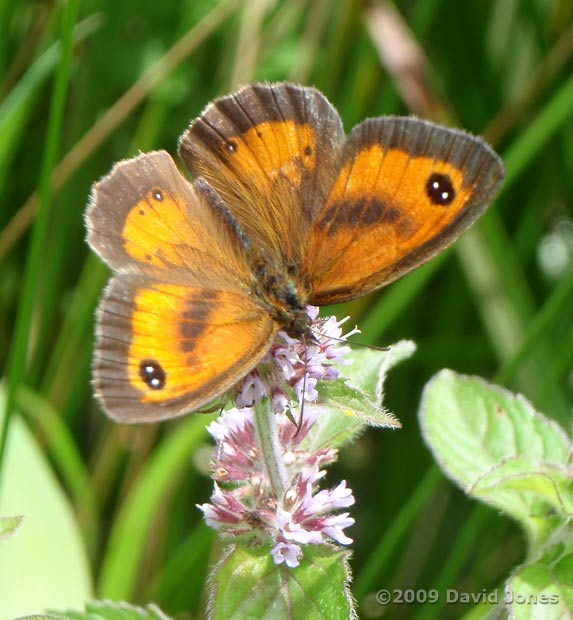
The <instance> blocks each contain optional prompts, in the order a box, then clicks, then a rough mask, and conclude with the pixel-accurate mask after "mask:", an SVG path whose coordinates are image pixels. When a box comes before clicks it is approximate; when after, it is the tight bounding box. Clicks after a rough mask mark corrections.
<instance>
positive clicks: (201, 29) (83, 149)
mask: <svg viewBox="0 0 573 620" xmlns="http://www.w3.org/2000/svg"><path fill="white" fill-rule="evenodd" d="M237 5H238V0H225V1H224V2H222V3H221V4H217V5H216V6H215V7H214V8H213V9H212V10H211V11H210V12H209V13H208V14H207V15H206V16H205V17H204V18H203V19H202V20H201V21H200V22H199V23H197V24H196V25H195V26H194V27H193V28H191V29H190V30H189V31H188V32H187V33H186V34H185V35H184V36H183V37H182V38H181V39H180V40H179V41H177V43H175V45H173V47H171V48H170V49H169V50H168V52H167V53H166V54H165V55H164V56H162V57H161V58H160V59H159V60H158V61H157V62H156V63H155V64H154V65H153V66H152V67H151V68H150V69H149V70H148V71H147V72H146V73H145V74H144V75H142V76H141V78H140V79H139V80H138V81H137V82H136V83H135V84H133V85H132V86H131V87H130V88H129V89H128V90H127V91H126V92H125V93H124V94H123V95H122V96H121V97H120V98H119V99H118V100H117V101H116V103H115V104H114V105H113V106H112V107H111V108H109V110H107V112H106V113H105V114H103V115H102V116H101V117H100V118H99V119H98V120H97V121H96V123H95V124H94V125H93V126H92V127H91V128H90V129H89V130H88V131H87V132H86V134H85V135H84V136H83V138H82V139H81V140H79V141H78V142H77V144H76V145H75V146H74V147H73V148H72V149H71V150H70V151H69V152H68V153H67V155H65V157H64V158H63V159H62V160H61V161H60V163H59V164H58V165H57V166H56V167H55V169H54V173H53V179H52V189H53V191H56V190H58V189H60V188H61V187H62V186H63V185H64V183H65V182H66V181H67V180H68V179H69V178H70V176H71V175H72V174H74V172H75V171H76V170H77V169H78V168H79V167H80V166H81V165H82V164H83V163H84V161H85V160H86V159H87V158H88V157H89V156H90V155H91V154H92V153H93V152H94V151H95V150H96V149H97V148H98V147H99V146H100V145H101V143H102V142H103V141H104V140H106V139H107V138H108V137H109V136H110V135H111V134H112V133H113V131H114V130H115V129H117V127H118V125H120V124H121V123H122V122H123V121H124V120H125V119H126V118H127V117H128V116H129V115H130V114H131V113H132V112H133V111H134V110H135V108H137V107H138V106H139V105H140V104H141V103H142V101H143V100H144V99H145V98H146V97H147V96H148V95H149V93H150V92H151V91H152V90H153V88H154V87H155V86H156V85H157V84H158V83H159V82H160V81H161V79H162V78H163V77H164V76H166V75H168V74H169V73H170V72H171V71H172V70H173V69H174V68H175V67H177V66H178V65H179V64H180V63H181V62H182V61H183V60H184V59H185V58H187V56H189V55H190V54H191V53H192V52H193V51H194V50H195V49H196V48H197V46H199V45H200V44H201V43H202V42H203V41H204V40H205V39H206V38H207V37H208V36H209V35H210V34H212V32H213V31H214V30H216V29H217V28H218V27H219V26H220V24H221V23H222V22H223V21H224V20H225V19H227V18H228V17H229V16H230V15H231V14H232V12H233V11H234V10H235V8H236V6H237ZM37 207H38V195H37V194H35V193H34V194H32V195H31V196H30V198H29V199H28V200H27V201H26V202H25V204H24V205H23V206H22V207H21V208H20V209H19V211H18V213H16V215H15V216H14V217H13V218H12V220H11V221H10V222H9V223H8V225H7V226H6V227H5V229H4V230H3V231H2V233H1V234H0V261H1V260H2V259H3V258H4V256H5V255H6V254H7V253H8V252H9V251H10V249H11V248H12V247H13V246H14V244H15V243H16V242H17V241H18V239H19V238H20V237H21V236H22V235H23V234H24V232H25V231H26V230H27V228H28V227H29V226H30V224H31V223H32V220H33V219H34V215H35V213H36V209H37Z"/></svg>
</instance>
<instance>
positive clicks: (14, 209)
mask: <svg viewBox="0 0 573 620" xmlns="http://www.w3.org/2000/svg"><path fill="white" fill-rule="evenodd" d="M571 12H572V9H571V3H570V1H569V0H554V1H550V0H522V1H519V2H517V1H510V0H492V1H485V0H466V1H464V2H458V1H457V0H433V1H432V2H427V1H422V0H418V1H415V0H410V1H402V2H396V3H393V4H391V3H385V2H372V3H366V2H359V1H356V0H348V1H343V0H338V1H337V0H313V1H310V0H308V1H305V0H291V1H286V0H277V1H274V2H273V1H270V0H257V1H254V0H251V1H243V2H239V1H238V0H225V1H221V2H215V1H214V0H211V1H208V0H195V1H193V0H188V1H187V2H150V3H143V2H135V1H134V0H124V1H122V2H116V1H113V2H112V1H111V0H104V1H101V0H100V1H98V2H95V1H94V0H84V2H79V1H78V0H68V2H67V3H56V2H53V1H44V2H38V1H36V2H32V1H30V0H22V1H18V2H16V1H15V0H3V1H2V2H0V368H2V369H4V370H3V372H2V374H3V375H4V376H5V380H4V383H3V387H4V389H5V393H6V397H7V402H8V409H9V410H10V411H15V413H14V414H13V416H12V419H14V418H15V417H16V416H20V415H22V416H23V418H24V420H25V422H26V424H27V425H28V426H29V428H30V430H31V431H32V433H33V435H34V437H35V440H36V441H37V443H38V445H39V446H40V447H41V450H42V452H43V454H44V456H45V459H44V462H45V467H46V468H48V469H50V470H52V471H53V472H54V473H55V475H56V476H57V478H58V480H59V483H60V484H61V486H62V488H63V489H64V492H65V494H66V496H67V499H68V501H69V503H70V504H71V506H72V508H73V511H74V515H75V523H76V527H77V528H79V531H80V533H81V540H82V544H83V545H84V546H85V549H86V550H87V555H88V559H89V564H90V567H91V572H92V575H93V583H94V585H93V594H94V595H95V596H97V597H109V598H113V599H116V600H120V599H123V600H129V601H131V602H138V603H145V602H148V601H152V600H153V601H155V602H157V603H158V604H159V605H160V606H161V607H163V609H164V610H165V611H166V612H168V613H172V614H177V615H178V616H179V617H184V618H193V617H201V614H202V609H203V604H204V601H205V593H206V589H205V585H204V581H205V575H206V573H207V570H208V566H209V565H210V564H211V563H213V562H214V561H216V559H217V557H218V553H219V551H220V546H219V543H218V542H217V541H216V539H215V536H214V535H213V534H212V533H211V532H210V531H209V530H208V529H207V528H206V527H205V526H204V525H203V524H202V522H201V518H200V513H199V511H198V510H197V509H196V508H195V504H196V503H202V502H204V501H207V499H208V496H209V494H210V489H211V485H210V482H209V480H208V478H206V476H205V475H204V473H203V469H202V467H203V465H204V463H205V460H206V456H205V454H206V447H207V446H208V445H209V441H208V439H207V437H206V434H205V432H204V430H203V428H204V425H205V420H206V418H205V417H203V416H191V417H190V418H187V419H185V420H182V421H177V422H172V423H167V424H163V425H161V426H148V427H138V428H134V427H120V426H118V425H115V424H112V423H110V422H109V421H108V420H107V419H106V418H105V416H103V415H102V414H101V412H100V411H98V408H97V405H96V404H95V403H94V401H93V398H92V395H91V388H90V359H91V354H92V344H93V313H94V307H95V304H96V302H97V300H98V297H99V294H100V292H101V289H102V286H103V285H104V283H105V281H106V279H107V277H108V272H107V270H106V269H105V268H104V267H103V266H102V265H101V264H100V263H99V261H98V260H97V259H96V258H95V257H94V256H92V255H91V254H90V252H89V251H88V249H87V247H86V244H85V241H84V236H85V231H84V225H83V212H84V208H85V204H86V201H87V197H88V194H89V189H90V186H91V184H92V182H93V181H95V180H97V179H98V178H99V177H100V176H102V175H103V174H105V173H107V172H108V171H109V169H110V168H111V165H112V163H113V162H114V161H117V160H119V159H123V158H126V157H129V156H131V155H133V154H135V153H136V152H138V151H139V150H141V151H146V150H150V149H155V148H164V149H166V150H168V151H170V152H171V153H175V151H176V145H177V138H178V136H179V135H180V134H181V133H182V131H183V130H184V129H185V127H186V126H187V124H188V121H189V120H190V118H192V117H194V116H196V115H197V114H198V113H200V111H201V110H202V108H203V107H204V106H205V105H206V104H207V103H208V102H209V101H210V100H211V99H212V98H214V97H215V96H217V95H221V94H225V93H227V92H230V91H231V90H233V89H234V88H235V87H236V86H237V85H239V84H242V83H246V82H249V81H252V80H255V79H256V80H268V81H273V80H284V79H288V80H293V81H297V82H301V83H304V84H313V85H315V86H317V87H318V88H320V89H321V90H322V91H323V92H324V93H325V94H326V95H327V97H328V98H329V99H330V100H331V101H332V103H333V104H334V105H335V106H336V107H337V108H338V110H339V112H340V114H341V116H342V119H343V121H344V123H345V127H346V129H347V130H349V129H350V128H351V127H352V126H353V125H354V124H355V123H357V122H359V121H360V120H361V119H363V118H365V117H368V116H378V115H382V114H409V113H412V112H414V113H416V114H418V115H420V116H425V117H428V118H434V119H435V120H438V121H440V122H444V123H446V124H452V125H456V126H459V127H463V128H465V129H467V130H469V131H472V132H474V133H480V134H482V135H484V136H485V137H486V138H487V139H488V140H489V141H490V142H491V143H492V144H493V145H494V147H495V148H496V150H497V151H498V153H499V154H500V155H501V156H502V158H503V159H504V161H505V164H506V167H507V180H506V183H505V186H504V188H503V190H502V192H501V194H500V196H499V198H498V199H497V200H496V203H495V205H494V206H493V207H492V208H491V209H490V211H489V212H488V214H487V215H486V216H485V217H484V218H483V219H482V220H481V221H480V222H479V224H478V225H477V226H476V227H475V228H474V229H473V230H472V231H471V232H470V233H469V234H468V235H466V236H465V237H464V239H463V240H462V241H460V242H458V243H457V244H456V246H455V249H454V250H453V251H450V252H448V253H447V254H446V255H445V256H443V257H440V258H439V259H437V260H435V261H433V262H432V263H430V264H429V265H427V266H425V267H423V268H421V269H420V270H418V271H417V272H415V273H413V274H411V275H409V276H407V277H405V278H404V279H402V280H401V281H399V282H397V283H395V284H393V285H391V286H389V287H388V288H387V289H385V290H382V291H379V292H377V293H375V294H373V295H370V296H368V297H365V298H362V299H360V300H357V301H356V302H354V303H352V304H347V305H346V306H345V307H343V306H341V307H337V308H336V309H335V312H336V314H337V316H339V317H342V316H345V315H346V314H350V315H351V317H352V320H353V321H355V322H357V323H358V325H359V326H360V327H361V329H362V334H361V336H360V337H359V339H358V340H359V341H360V342H364V343H370V344H375V345H385V344H389V343H392V342H395V341H396V340H398V339H401V338H409V339H414V340H415V341H416V342H417V345H418V351H417V353H416V355H415V357H414V358H413V359H412V360H410V361H408V362H406V363H404V364H403V365H402V366H401V367H399V368H398V369H396V370H394V371H393V372H392V374H391V376H390V377H389V380H388V384H387V401H386V403H387V406H388V407H390V408H391V409H392V410H393V411H394V412H395V413H396V414H397V415H398V417H399V418H400V419H401V421H402V423H403V425H404V428H403V430H400V431H397V432H390V431H383V430H372V431H370V432H368V433H367V434H365V435H364V436H363V437H362V438H361V439H360V440H359V441H357V442H356V443H355V444H353V445H352V446H349V447H347V448H346V449H345V450H344V451H343V452H342V454H341V457H340V462H339V464H337V465H336V467H335V468H333V471H332V473H331V475H330V479H331V480H332V481H335V480H337V479H339V478H340V477H345V478H346V479H347V480H348V482H349V485H350V487H351V488H353V490H354V492H355V496H356V499H357V503H356V506H355V507H354V508H353V510H352V514H353V516H354V517H355V518H356V525H355V526H354V527H353V528H352V531H351V532H349V534H350V535H351V536H352V537H353V538H354V541H355V542H354V544H353V546H352V548H353V552H354V554H353V561H352V566H353V571H354V576H355V586H354V594H355V596H356V597H357V600H358V603H359V605H360V614H361V617H362V618H374V617H378V616H377V614H379V613H380V611H381V609H380V607H378V606H377V605H376V604H375V602H374V601H373V598H372V596H371V595H372V592H375V591H376V590H377V589H380V588H383V587H384V588H389V589H392V588H416V589H429V588H437V589H439V590H440V591H441V592H445V590H446V589H448V588H457V589H461V590H464V591H467V592H478V591H481V590H482V589H483V588H487V589H493V588H496V587H497V586H499V585H500V584H501V583H502V582H503V580H504V578H506V577H507V576H508V573H509V571H510V570H511V567H512V566H514V565H516V564H517V563H519V562H520V561H521V560H522V559H523V557H524V553H525V549H524V545H523V540H522V537H521V535H520V532H519V531H518V530H517V528H516V527H514V526H513V525H512V523H510V522H509V521H508V520H506V519H504V518H502V517H500V516H499V515H498V514H496V513H494V512H493V511H490V510H488V509H487V508H484V507H480V506H477V505H476V504H475V503H473V502H470V501H468V500H467V499H466V498H465V496H464V495H463V494H462V493H461V492H460V491H459V490H457V489H456V488H454V487H453V486H452V485H451V484H450V483H449V482H447V481H446V480H445V479H444V478H443V477H441V475H440V474H438V473H437V471H436V469H435V467H434V466H433V465H432V461H431V458H430V455H429V453H428V451H427V449H426V448H425V446H424V444H423V441H422V439H421V436H420V431H419V427H418V422H417V418H416V412H417V407H418V403H419V398H420V394H421V390H422V388H423V385H424V383H425V382H426V381H427V380H428V379H429V378H430V377H431V376H432V375H433V374H434V373H436V372H437V371H438V370H440V369H441V368H443V367H449V368H452V369H454V370H457V371H459V372H463V373H472V374H478V375H480V376H483V377H485V378H487V379H490V380H492V381H496V382H498V383H500V384H502V385H505V386H507V387H509V388H510V389H512V390H515V391H520V392H522V393H523V394H525V396H526V397H527V398H528V399H530V400H531V401H532V402H533V403H534V405H535V406H536V408H538V409H539V410H541V411H543V412H545V413H546V414H547V415H548V416H550V417H552V418H554V419H556V420H558V421H559V422H560V423H561V424H563V425H564V426H565V428H566V429H567V430H568V431H570V430H571V411H572V402H573V320H572V318H573V219H572V218H573V200H572V198H573V74H572V50H573V20H572V14H571ZM393 41H394V43H391V42H393ZM395 41H397V43H395ZM400 45H403V46H405V47H404V50H411V51H412V56H411V58H412V60H411V63H410V64H408V63H407V62H405V61H406V60H407V59H408V58H409V55H408V54H406V53H405V51H404V52H401V53H400V54H399V55H398V61H399V62H398V63H396V62H392V61H391V59H390V58H389V55H388V50H387V49H386V51H384V50H381V49H380V48H381V47H382V48H388V47H390V49H394V50H396V49H401V48H400V47H399V46H400ZM416 89H419V91H418V92H421V93H422V94H421V96H419V97H416V96H415V95H414V94H413V93H415V91H416ZM333 311H334V309H333ZM2 429H3V430H2V434H1V438H2V439H1V440H0V441H1V443H0V450H2V448H3V447H5V445H9V442H10V440H11V437H12V435H11V434H10V433H8V434H7V433H6V430H7V426H6V425H4V426H3V427H2ZM22 467H26V464H25V463H24V464H22ZM0 484H1V485H5V484H7V481H6V478H5V476H4V477H2V478H0ZM16 484H18V480H16ZM30 493H31V494H33V490H32V489H30ZM44 509H45V505H44V506H42V505H39V506H38V510H39V511H41V510H44ZM1 514H3V508H2V505H1V504H0V515H1ZM18 536H21V537H24V536H26V530H25V527H24V528H23V529H22V530H21V531H20V533H19V534H18ZM12 540H13V539H10V540H9V541H7V542H6V543H4V546H0V560H1V554H2V553H3V549H4V547H5V546H6V545H8V544H11V543H12ZM35 553H36V554H37V557H38V558H41V557H42V555H43V549H42V547H41V546H39V547H36V548H35ZM23 586H24V587H23V593H24V592H26V587H28V588H32V587H33V584H23ZM1 588H2V585H1V584H0V593H1ZM23 596H24V594H23ZM468 610H469V607H468V606H457V607H456V606H446V607H444V608H442V609H438V608H437V607H435V606H433V607H431V608H430V607H429V606H426V607H423V606H420V607H417V608H416V607H414V606H412V605H403V606H392V607H390V608H388V609H387V610H385V616H384V617H386V618H410V617H414V616H415V617H417V618H429V617H441V618H457V617H460V616H461V615H462V614H463V613H464V612H466V611H468ZM38 611H39V610H38ZM436 614H437V615H436Z"/></svg>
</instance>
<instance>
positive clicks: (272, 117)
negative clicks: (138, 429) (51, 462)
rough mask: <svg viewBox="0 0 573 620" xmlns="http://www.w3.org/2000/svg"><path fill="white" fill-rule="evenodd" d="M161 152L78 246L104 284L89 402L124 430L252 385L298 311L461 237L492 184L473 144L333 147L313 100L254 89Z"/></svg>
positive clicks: (431, 138)
mask: <svg viewBox="0 0 573 620" xmlns="http://www.w3.org/2000/svg"><path fill="white" fill-rule="evenodd" d="M179 154H180V155H181V157H182V159H183V161H184V163H185V165H186V166H187V168H188V170H189V172H190V174H191V178H192V179H193V181H192V182H190V181H188V180H186V179H185V178H184V177H183V176H182V175H181V173H180V172H179V170H178V169H177V166H176V165H175V163H174V161H173V159H172V158H171V156H170V155H169V154H168V153H166V152H165V151H154V152H151V153H146V154H140V155H138V156H137V157H135V158H133V159H130V160H127V161H122V162H119V163H117V164H116V165H115V166H114V167H113V169H112V171H111V173H110V174H109V175H108V176H106V177H104V178H103V179H102V180H100V181H99V182H98V183H96V184H95V185H94V187H93V189H92V194H91V200H90V205H89V207H88V210H87V215H86V219H87V228H88V243H89V244H90V246H91V247H92V249H93V250H94V251H95V252H96V253H97V254H98V255H99V256H100V258H101V259H102V260H103V261H104V262H105V263H107V264H108V265H109V267H111V269H112V270H113V271H114V275H113V277H112V278H111V280H110V282H109V284H108V285H107V288H106V289H105V292H104V294H103V297H102V299H101V302H100V305H99V309H98V312H97V343H96V349H95V359H94V364H93V376H94V386H95V391H96V395H97V397H98V399H99V400H100V402H101V404H102V406H103V408H104V409H105V411H106V412H107V413H108V414H109V415H110V416H111V417H112V418H115V419H116V420H120V421H122V422H154V421H157V420H164V419H168V418H174V417H176V416H179V415H182V414H184V413H188V412H191V411H193V410H197V409H198V408H200V407H203V406H204V405H206V404H207V403H209V402H210V401H212V400H213V399H214V398H216V397H217V396H219V395H221V394H223V393H224V392H225V391H227V390H229V389H230V388H231V387H233V385H235V384H236V383H237V382H238V381H239V380H240V379H241V378H243V377H244V376H245V375H246V374H247V373H248V372H249V371H251V370H252V369H253V368H254V367H255V366H256V365H257V364H258V363H259V362H260V361H261V360H262V358H263V357H264V356H265V354H266V353H267V351H268V350H269V348H270V347H271V344H272V342H273V340H274V338H275V336H276V335H277V332H278V331H279V330H281V329H282V330H285V331H286V332H287V333H288V334H289V335H291V336H294V337H299V338H303V339H304V338H308V339H312V334H311V333H310V322H309V318H308V316H307V313H306V310H305V308H306V306H307V305H308V304H313V305H324V304H332V303H337V302H342V301H347V300H349V299H353V298H355V297H358V296H360V295H364V294H365V293H368V292H370V291H373V290H374V289H377V288H379V287H381V286H384V285H385V284H388V283H389V282H392V281H393V280H396V278H399V277H400V276H402V275H404V274H405V273H407V272H409V271H411V270H412V269H414V268H415V267H418V266H419V265H421V264H422V263H424V262H426V261H427V260H429V259H430V258H432V257H433V256H435V255H436V254H438V253H439V252H441V251H442V250H444V249H445V248H446V247H448V246H449V245H450V244H451V243H452V242H453V241H454V240H455V239H456V238H457V237H459V236H460V235H461V234H462V233H463V232H464V231H465V230H466V229H467V228H468V227H469V226H470V225H471V224H472V223H473V222H475V220H476V219H477V218H478V217H479V216H480V215H481V214H482V213H483V211H484V210H485V208H486V207H487V205H488V204H489V203H490V202H491V200H492V199H493V197H494V196H495V194H496V193H497V191H498V189H499V187H500V184H501V182H502V180H503V176H504V169H503V164H502V163H501V160H500V159H499V157H498V156H497V155H496V154H495V153H494V152H493V151H492V149H491V148H490V147H489V146H488V145H487V144H486V143H485V142H483V141H482V140H481V139H480V138H476V137H473V136H471V135H469V134H467V133H464V132H462V131H458V130H454V129H447V128H445V127H441V126H439V125H435V124H433V123H429V122H426V121H423V120H418V119H415V118H400V117H395V116H389V117H381V118H373V119H368V120H365V121H363V122H362V123H360V124H359V125H357V126H356V127H354V129H353V130H352V131H351V132H350V134H349V135H348V136H345V135H344V132H343V128H342V122H341V120H340V117H339V116H338V113H337V112H336V110H335V109H334V108H333V107H332V105H330V103H329V102H328V101H327V100H326V98H325V97H324V96H323V95H322V94H321V93H320V92H319V91H317V90H315V89H314V88H305V87H300V86H295V85H293V84H289V83H280V84H252V85H249V86H246V87H244V88H242V89H240V90H239V91H238V92H236V93H235V94H233V95H229V96H226V97H222V98H220V99H217V100H216V101H214V102H213V103H211V104H210V105H209V106H208V107H207V108H206V109H205V111H204V112H203V113H202V114H201V116H199V118H197V119H195V120H194V121H192V122H191V124H190V126H189V128H188V129H187V130H186V131H185V133H184V134H183V135H182V136H181V138H180V142H179Z"/></svg>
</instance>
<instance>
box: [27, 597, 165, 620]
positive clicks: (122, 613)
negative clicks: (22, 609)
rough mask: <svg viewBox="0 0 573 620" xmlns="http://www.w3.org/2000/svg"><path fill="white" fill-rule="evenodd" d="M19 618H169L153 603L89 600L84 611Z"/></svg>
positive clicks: (95, 619)
mask: <svg viewBox="0 0 573 620" xmlns="http://www.w3.org/2000/svg"><path fill="white" fill-rule="evenodd" d="M20 620H169V616H167V615H166V614H164V613H163V612H162V611H161V610H160V609H159V608H158V607H156V606H155V605H146V607H145V608H143V607H135V606H134V605H129V604H128V603H113V602H111V601H90V602H88V603H86V606H85V611H71V610H68V611H51V612H49V614H46V615H33V616H26V617H25V618H21V619H20Z"/></svg>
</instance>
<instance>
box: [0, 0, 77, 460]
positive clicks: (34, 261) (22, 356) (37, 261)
mask: <svg viewBox="0 0 573 620" xmlns="http://www.w3.org/2000/svg"><path fill="white" fill-rule="evenodd" d="M78 8H79V2H78V0H70V1H69V2H68V3H66V4H65V5H64V7H63V9H62V14H61V24H60V27H61V31H60V32H61V45H62V54H61V58H60V64H59V66H58V70H57V73H56V76H55V82H54V90H53V93H52V99H51V105H50V113H49V118H48V131H47V139H46V146H45V150H44V156H43V160H42V170H41V175H40V197H41V199H40V208H39V213H38V217H37V218H36V220H35V223H34V228H33V232H32V239H31V242H30V252H29V255H28V260H27V262H26V272H25V275H24V285H23V294H22V298H21V301H20V304H19V306H18V316H17V318H16V328H15V334H14V338H13V341H12V343H11V348H10V354H9V362H8V390H7V397H6V405H5V415H4V419H3V422H2V427H1V429H0V467H1V464H2V458H3V455H4V450H5V446H6V441H7V436H8V428H9V424H10V417H11V415H12V412H13V410H14V405H15V400H16V394H17V390H18V388H19V386H20V385H21V384H22V382H23V381H25V377H26V364H27V355H28V347H29V342H30V339H29V335H30V332H31V328H32V318H33V313H34V303H35V301H34V300H35V298H36V286H37V284H38V282H39V281H40V269H41V265H42V261H43V260H44V254H43V252H44V248H45V246H46V243H47V232H48V223H49V218H50V208H51V193H52V185H51V184H52V171H53V168H54V166H55V163H56V159H57V153H58V146H59V142H60V136H61V129H62V124H63V118H64V108H65V102H66V93H67V88H68V82H69V76H70V64H71V55H72V44H73V37H72V34H73V28H74V24H75V21H76V16H77V13H78Z"/></svg>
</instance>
